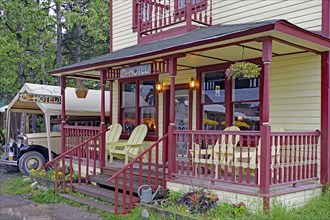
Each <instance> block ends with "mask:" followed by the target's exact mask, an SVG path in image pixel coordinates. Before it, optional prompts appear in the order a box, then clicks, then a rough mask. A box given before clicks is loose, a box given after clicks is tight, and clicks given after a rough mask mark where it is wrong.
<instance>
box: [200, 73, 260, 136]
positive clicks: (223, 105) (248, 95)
mask: <svg viewBox="0 0 330 220" xmlns="http://www.w3.org/2000/svg"><path fill="white" fill-rule="evenodd" d="M226 81H227V78H226V77H225V71H217V72H207V73H202V74H201V97H200V100H201V102H200V103H201V107H200V110H201V115H202V116H203V117H201V118H200V122H201V124H200V128H201V129H204V130H223V129H224V128H225V127H226V121H227V122H228V121H231V122H232V123H233V125H236V126H237V127H239V128H240V129H241V130H260V98H259V89H260V79H259V78H253V79H235V80H233V81H232V86H231V83H230V81H227V83H226ZM226 84H227V86H228V87H231V88H227V90H228V89H232V91H226V93H228V94H227V95H225V90H226ZM230 93H231V95H230ZM227 111H230V112H227Z"/></svg>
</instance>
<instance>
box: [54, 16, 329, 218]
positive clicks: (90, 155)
mask: <svg viewBox="0 0 330 220" xmlns="http://www.w3.org/2000/svg"><path fill="white" fill-rule="evenodd" d="M329 45H330V43H329V40H328V39H326V38H324V37H322V36H320V35H317V34H314V33H311V32H307V31H306V30H303V29H300V28H298V27H297V26H294V25H292V24H290V23H288V22H287V21H283V20H273V21H265V22H258V23H250V24H241V25H223V26H212V27H201V28H199V29H197V30H194V31H191V32H189V33H187V34H184V35H180V36H177V37H173V38H169V39H165V40H162V41H156V42H153V43H148V44H142V45H137V46H134V47H130V48H126V49H123V50H119V51H116V52H113V53H110V54H106V55H103V56H101V57H98V58H95V59H92V60H87V61H83V62H80V63H77V64H73V65H70V66H67V67H63V68H60V69H57V70H53V71H51V74H54V75H60V76H61V79H62V96H63V95H64V94H65V93H64V91H65V88H66V78H67V77H85V78H86V79H93V80H100V82H101V90H102V93H101V94H102V95H101V97H100V98H101V103H102V104H101V112H100V117H101V125H100V127H98V128H79V127H73V126H71V127H69V126H67V125H66V122H65V95H64V96H63V98H62V100H63V101H62V152H63V154H62V155H61V156H60V157H58V158H57V159H55V160H54V161H61V162H62V165H63V163H65V158H71V159H70V160H69V164H70V165H72V164H73V162H72V161H73V159H72V158H73V157H76V158H78V161H79V163H80V165H79V166H81V165H82V164H85V166H86V169H87V170H86V172H85V174H84V177H85V180H86V183H88V175H90V173H91V172H92V174H94V175H95V174H97V173H98V172H99V173H102V168H104V167H106V161H107V155H106V140H105V135H106V132H107V126H106V124H109V125H110V124H113V123H114V122H118V123H119V124H121V125H122V127H123V132H122V134H121V139H122V140H125V139H127V138H128V137H129V136H130V134H131V132H132V130H133V129H134V128H135V127H136V126H138V125H139V124H146V125H147V126H148V133H147V135H146V138H145V141H144V144H143V145H142V147H141V150H140V154H138V156H137V157H135V158H132V160H131V161H130V162H129V163H128V164H126V165H125V166H124V167H123V168H121V169H120V170H119V171H118V172H117V173H116V174H114V175H112V176H111V177H110V178H109V179H108V180H107V181H109V182H111V181H112V182H115V187H119V185H120V184H119V181H120V180H122V181H123V182H122V185H127V187H129V185H130V184H128V183H131V182H130V181H132V178H130V177H129V176H130V174H129V173H132V171H133V169H134V168H142V167H145V169H144V170H146V171H147V172H149V174H150V175H149V176H150V178H149V180H148V181H147V183H148V184H149V185H152V187H153V188H157V185H158V184H161V185H163V187H168V188H173V189H175V188H180V186H181V187H182V186H184V185H195V186H198V185H200V184H201V182H207V186H208V187H209V188H212V189H214V190H219V191H223V192H231V193H236V194H237V195H248V196H252V197H253V196H258V198H261V203H262V204H263V207H264V209H268V208H269V205H270V201H271V200H270V198H271V197H272V196H275V195H279V194H288V193H295V192H303V191H305V190H315V189H316V190H317V193H320V192H321V190H320V187H321V184H326V183H329V175H328V169H329V162H328V161H329V146H330V145H329V137H328V136H329V123H328V120H329V103H328V101H327V100H328V98H329V85H328V84H327V83H328V81H326V80H327V79H328V78H329V65H326V63H327V62H329V55H328V54H329V53H328V51H329V47H330V46H329ZM243 60H244V61H249V62H253V63H256V64H258V65H259V66H260V67H261V68H262V70H261V74H260V77H258V78H253V79H227V78H226V75H225V70H226V69H227V68H228V67H229V65H230V64H231V63H234V62H237V61H243ZM141 66H144V67H147V68H145V69H149V70H150V71H149V70H148V71H147V70H144V71H140V70H141V69H140V70H137V71H135V72H134V68H135V69H139V68H141ZM129 68H131V69H132V70H133V71H131V70H130V69H129ZM125 71H126V74H125V73H123V72H125ZM131 72H132V73H131ZM190 80H194V81H195V82H196V84H197V86H196V87H195V88H192V87H190V86H189V81H190ZM107 82H109V85H110V96H111V104H110V107H109V108H110V111H109V112H110V113H112V114H110V115H109V121H105V116H106V115H105V104H104V103H105V102H104V99H105V92H104V91H105V85H106V83H107ZM156 84H157V85H161V89H159V90H158V92H156V91H157V87H156ZM324 88H325V89H324ZM150 89H153V91H154V93H153V96H154V99H153V101H151V102H149V100H145V98H146V95H147V94H148V92H149V91H150ZM131 94H135V95H133V96H132V95H131ZM127 100H128V101H127ZM146 119H148V120H146ZM230 126H236V127H238V128H239V129H238V130H225V128H227V127H230ZM275 127H276V128H281V129H280V130H278V129H275ZM79 129H80V130H79ZM83 130H86V131H87V130H89V131H93V132H94V133H93V135H92V136H89V137H86V138H77V134H79V135H78V136H79V137H84V134H85V133H84V132H83ZM321 152H322V154H321ZM61 158H62V159H61ZM54 161H53V162H54ZM56 164H57V163H56ZM90 166H91V167H92V168H89V167H90ZM109 166H111V164H110V165H109ZM79 169H80V168H79ZM89 169H90V170H89ZM129 171H130V172H129ZM140 174H141V175H142V172H140ZM80 175H83V174H82V172H80ZM159 176H162V177H163V178H162V180H164V181H162V182H161V183H160V182H157V181H156V182H154V181H151V178H154V179H158V177H159ZM140 183H142V180H141V181H140ZM124 188H125V190H124V191H126V190H127V189H126V186H124ZM116 190H118V188H116ZM117 192H118V191H117ZM124 194H125V196H124V197H123V199H124V200H129V201H132V202H131V204H132V207H133V206H134V203H133V200H132V198H131V196H132V195H133V192H132V193H130V194H127V195H126V193H124ZM117 199H118V197H117ZM125 204H126V203H125ZM116 207H117V212H118V202H117V203H116ZM126 208H127V207H126V205H124V210H126Z"/></svg>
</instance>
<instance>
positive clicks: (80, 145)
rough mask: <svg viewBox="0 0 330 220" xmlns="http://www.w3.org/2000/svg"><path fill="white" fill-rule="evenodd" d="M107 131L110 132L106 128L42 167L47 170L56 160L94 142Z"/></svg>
mask: <svg viewBox="0 0 330 220" xmlns="http://www.w3.org/2000/svg"><path fill="white" fill-rule="evenodd" d="M109 130H110V129H109V128H108V129H107V130H105V131H102V132H100V133H98V134H97V135H95V136H94V137H91V138H90V139H87V140H85V141H84V142H82V143H81V144H79V145H77V146H76V147H74V148H71V149H70V150H68V151H66V152H64V153H62V154H60V155H59V156H57V157H55V158H54V159H52V160H51V161H49V162H48V163H46V164H45V165H44V167H45V168H47V167H48V166H49V165H50V164H52V163H54V162H55V161H56V160H58V159H59V158H61V157H63V156H65V155H67V154H69V153H71V152H72V151H75V150H77V149H78V148H80V147H82V146H84V145H85V144H87V143H88V142H90V141H92V140H94V139H95V138H97V137H99V136H100V135H102V134H104V133H106V132H107V131H109Z"/></svg>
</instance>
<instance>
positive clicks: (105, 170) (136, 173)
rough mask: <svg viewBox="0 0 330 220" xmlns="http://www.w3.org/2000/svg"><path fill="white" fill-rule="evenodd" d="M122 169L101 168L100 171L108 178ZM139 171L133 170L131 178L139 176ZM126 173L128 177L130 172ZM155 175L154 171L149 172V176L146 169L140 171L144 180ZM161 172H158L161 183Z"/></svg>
mask: <svg viewBox="0 0 330 220" xmlns="http://www.w3.org/2000/svg"><path fill="white" fill-rule="evenodd" d="M121 168H122V167H120V168H114V167H111V168H110V167H103V168H102V171H103V174H107V175H110V176H112V175H114V174H115V173H117V172H118V171H119V170H120V169H121ZM139 171H140V169H139V168H133V176H135V177H136V176H139ZM126 173H127V176H129V174H130V173H131V172H130V170H129V169H128V170H127V171H126ZM155 173H156V171H155V170H151V171H150V174H149V173H148V170H147V169H142V177H145V178H147V177H148V176H154V175H155ZM162 174H163V172H162V171H158V175H159V178H158V179H159V180H160V181H161V180H163V175H162Z"/></svg>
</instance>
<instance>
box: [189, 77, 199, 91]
mask: <svg viewBox="0 0 330 220" xmlns="http://www.w3.org/2000/svg"><path fill="white" fill-rule="evenodd" d="M189 87H190V88H191V89H192V90H195V89H196V88H197V81H196V80H194V78H191V79H190V80H189Z"/></svg>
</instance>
